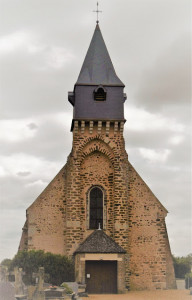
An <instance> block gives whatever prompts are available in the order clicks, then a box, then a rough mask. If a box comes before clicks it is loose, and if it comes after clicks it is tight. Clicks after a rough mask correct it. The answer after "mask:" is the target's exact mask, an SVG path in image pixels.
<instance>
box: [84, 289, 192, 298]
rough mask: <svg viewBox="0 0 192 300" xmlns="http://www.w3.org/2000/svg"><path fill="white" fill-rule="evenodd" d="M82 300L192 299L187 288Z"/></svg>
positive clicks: (100, 296)
mask: <svg viewBox="0 0 192 300" xmlns="http://www.w3.org/2000/svg"><path fill="white" fill-rule="evenodd" d="M82 299H83V300H192V295H190V291H189V290H166V291H141V292H129V293H128V294H123V295H89V297H88V298H82Z"/></svg>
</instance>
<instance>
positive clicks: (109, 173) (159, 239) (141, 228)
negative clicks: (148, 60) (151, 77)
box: [19, 22, 176, 294]
mask: <svg viewBox="0 0 192 300" xmlns="http://www.w3.org/2000/svg"><path fill="white" fill-rule="evenodd" d="M124 87H125V86H124V84H123V82H122V81H121V80H120V79H119V77H118V76H117V74H116V72H115V69H114V66H113V64H112V61H111V58H110V56H109V53H108V50H107V47H106V45H105V42H104V39H103V36H102V33H101V30H100V27H99V24H98V22H97V25H96V28H95V31H94V34H93V37H92V40H91V43H90V46H89V48H88V51H87V54H86V57H85V59H84V62H83V65H82V68H81V71H80V74H79V77H78V79H77V82H76V83H75V85H74V89H73V91H72V92H69V93H68V100H69V102H70V103H71V105H72V106H73V119H72V124H71V132H72V134H73V145H72V150H71V153H70V154H69V156H68V159H67V163H66V164H65V166H64V167H63V168H62V169H61V170H60V172H59V173H58V174H57V175H56V176H55V178H54V179H53V180H52V181H51V182H50V183H49V185H48V186H47V187H46V188H45V190H44V191H43V192H42V193H41V194H40V196H39V197H38V198H37V199H36V200H35V201H34V202H33V203H32V204H31V206H30V207H29V208H28V209H27V211H26V222H25V224H24V227H23V233H22V237H21V241H20V246H19V250H32V249H34V250H40V249H42V250H44V251H45V252H52V253H55V254H61V255H67V256H73V257H74V260H75V280H76V282H78V283H81V284H86V291H87V292H88V293H95V294H96V293H97V294H102V293H103V294H106V293H125V292H127V291H129V290H155V289H171V288H175V287H176V283H175V276H174V268H173V261H172V256H171V250H170V245H169V240H168V235H167V230H166V224H165V217H166V215H167V210H166V208H165V207H164V206H163V205H162V204H161V203H160V201H159V200H158V199H157V198H156V197H155V195H154V194H153V193H152V191H151V190H150V189H149V187H148V186H147V184H146V183H145V182H144V181H143V180H142V178H141V177H140V176H139V174H138V173H137V171H136V170H135V169H134V167H133V166H132V165H131V163H130V162H129V160H128V155H127V152H126V150H125V142H124V136H123V134H124V126H125V123H126V120H125V116H124V103H125V101H126V94H125V93H124ZM50 142H51V141H50Z"/></svg>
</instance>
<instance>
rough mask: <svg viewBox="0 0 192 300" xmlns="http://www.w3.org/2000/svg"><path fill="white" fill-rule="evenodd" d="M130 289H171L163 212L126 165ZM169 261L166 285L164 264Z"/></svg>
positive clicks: (173, 284) (165, 265) (173, 281)
mask: <svg viewBox="0 0 192 300" xmlns="http://www.w3.org/2000/svg"><path fill="white" fill-rule="evenodd" d="M128 186H129V239H128V243H129V251H128V252H129V259H130V265H129V267H130V289H131V290H135V289H137V290H142V289H166V288H170V286H172V288H173V287H175V278H174V271H173V263H172V259H171V252H170V249H168V248H167V243H168V237H167V234H166V225H165V217H166V214H167V211H166V209H165V208H164V207H163V206H162V204H161V203H160V202H159V201H158V199H157V198H156V197H155V196H154V194H153V193H152V192H151V191H150V189H149V188H148V187H147V185H146V184H145V182H144V181H143V180H142V179H141V177H140V176H139V175H138V174H137V172H136V171H135V170H134V168H133V167H132V166H131V164H130V163H129V177H128ZM167 258H168V259H169V267H170V268H171V269H170V274H169V283H168V280H167V275H166V274H167V263H168V260H167Z"/></svg>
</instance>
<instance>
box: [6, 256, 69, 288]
mask: <svg viewBox="0 0 192 300" xmlns="http://www.w3.org/2000/svg"><path fill="white" fill-rule="evenodd" d="M14 267H19V268H22V269H23V271H24V272H25V275H24V276H23V281H24V283H25V284H34V280H35V279H34V277H33V273H37V272H38V269H39V267H44V270H45V274H46V276H45V278H46V277H47V278H49V281H50V283H51V284H53V285H60V284H61V283H62V282H63V281H69V282H70V281H74V262H73V260H72V259H70V258H68V257H67V256H62V255H59V254H52V253H49V252H48V253H44V251H42V250H38V251H35V250H31V251H19V252H18V253H17V254H16V255H15V257H14V258H13V260H12V262H11V264H10V270H13V269H14Z"/></svg>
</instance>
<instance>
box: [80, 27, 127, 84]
mask: <svg viewBox="0 0 192 300" xmlns="http://www.w3.org/2000/svg"><path fill="white" fill-rule="evenodd" d="M100 84H102V85H112V86H123V87H124V84H123V82H122V81H121V80H120V79H119V78H118V77H117V75H116V73H115V69H114V67H113V64H112V61H111V58H110V56H109V53H108V50H107V47H106V45H105V42H104V39H103V37H102V34H101V30H100V28H99V25H98V24H97V25H96V28H95V32H94V34H93V37H92V40H91V43H90V46H89V49H88V51H87V54H86V57H85V60H84V63H83V66H82V68H81V71H80V74H79V77H78V79H77V82H76V85H100Z"/></svg>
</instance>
